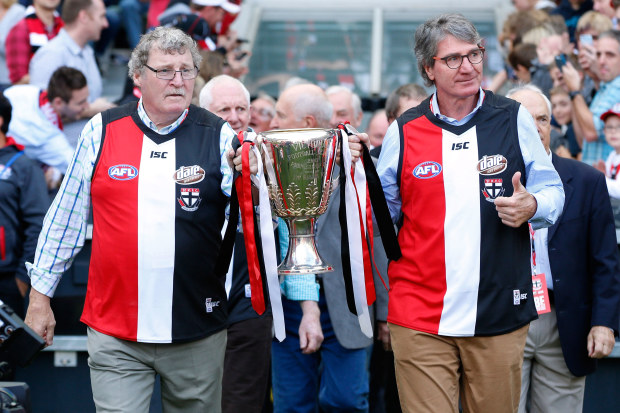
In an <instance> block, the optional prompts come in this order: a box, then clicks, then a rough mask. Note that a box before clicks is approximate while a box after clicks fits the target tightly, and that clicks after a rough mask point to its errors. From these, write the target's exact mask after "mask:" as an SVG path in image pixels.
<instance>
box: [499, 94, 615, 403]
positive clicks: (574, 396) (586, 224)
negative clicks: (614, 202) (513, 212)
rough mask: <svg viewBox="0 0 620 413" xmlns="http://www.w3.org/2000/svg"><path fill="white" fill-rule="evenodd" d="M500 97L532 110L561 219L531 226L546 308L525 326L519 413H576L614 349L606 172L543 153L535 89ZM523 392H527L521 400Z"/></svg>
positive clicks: (540, 97) (545, 123)
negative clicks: (560, 188)
mask: <svg viewBox="0 0 620 413" xmlns="http://www.w3.org/2000/svg"><path fill="white" fill-rule="evenodd" d="M507 96H508V97H509V98H511V99H514V100H516V101H517V102H519V103H521V105H522V106H524V107H525V108H526V109H527V110H528V111H529V112H530V114H531V115H532V117H533V118H534V121H535V122H536V126H537V128H538V133H539V135H540V139H541V141H542V143H543V146H544V147H545V150H546V152H547V154H548V156H549V157H550V158H551V160H552V162H553V166H555V168H556V170H557V171H558V174H559V175H560V178H561V179H562V183H563V184H564V190H565V191H566V194H567V195H566V203H565V204H564V210H563V212H562V216H561V217H560V219H559V220H558V222H556V223H555V224H554V225H553V226H551V227H549V228H542V229H540V230H537V231H532V244H533V253H532V255H533V259H532V267H533V268H532V271H533V273H534V274H541V275H542V274H544V278H545V281H546V282H545V283H546V286H547V288H548V296H549V310H550V311H548V312H546V313H543V314H540V316H539V319H538V320H534V321H532V322H531V323H530V329H529V331H528V333H527V341H526V344H525V352H524V360H523V369H522V375H521V377H522V378H521V402H520V404H519V412H520V413H525V412H526V411H528V410H527V409H526V406H527V405H528V404H527V400H528V398H529V400H530V403H529V406H530V410H529V411H531V412H563V413H571V412H572V413H580V412H581V411H582V409H583V396H584V392H585V386H586V378H585V375H586V374H590V373H592V372H594V370H595V369H596V359H599V358H602V357H605V356H608V355H609V353H611V350H612V349H613V347H614V342H615V339H614V335H615V334H616V331H615V330H617V328H618V309H619V302H620V268H619V267H618V257H617V254H618V251H617V245H616V235H615V225H614V217H613V212H612V209H611V203H610V202H609V195H608V193H607V187H606V184H605V176H604V175H603V174H601V173H600V172H599V171H597V170H595V169H594V168H592V167H590V166H589V165H586V164H584V163H582V162H578V161H575V160H573V159H565V158H561V157H559V156H557V155H555V154H552V153H551V151H550V150H549V142H550V141H551V102H549V99H547V97H546V96H545V95H544V94H543V93H542V92H541V91H540V89H538V88H537V87H535V86H531V85H525V86H523V87H520V88H516V89H513V90H511V91H509V92H508V94H507ZM528 393H529V397H528Z"/></svg>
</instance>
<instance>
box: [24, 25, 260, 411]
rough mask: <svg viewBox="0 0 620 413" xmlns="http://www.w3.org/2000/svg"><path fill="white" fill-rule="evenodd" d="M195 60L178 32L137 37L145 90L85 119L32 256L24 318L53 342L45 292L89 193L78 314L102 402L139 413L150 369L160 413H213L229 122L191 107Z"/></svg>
mask: <svg viewBox="0 0 620 413" xmlns="http://www.w3.org/2000/svg"><path fill="white" fill-rule="evenodd" d="M200 60H201V58H200V54H199V52H198V50H197V48H196V43H195V42H194V41H193V40H192V39H191V38H190V37H189V36H187V35H186V34H184V33H183V32H182V31H180V30H178V29H172V28H162V27H158V28H156V29H155V30H153V31H152V32H149V33H148V34H146V35H144V36H142V38H141V39H140V43H139V44H138V46H136V48H135V49H134V50H133V52H132V55H131V59H130V61H129V76H130V77H131V79H132V80H133V81H134V84H135V85H136V86H137V87H139V88H140V91H141V92H142V98H141V99H140V101H139V102H138V104H136V103H135V102H134V103H129V104H127V105H124V106H120V107H118V108H114V109H111V110H108V111H105V112H102V113H101V114H98V115H96V116H95V117H93V118H92V119H91V120H90V121H89V122H88V123H87V124H86V126H85V127H84V130H83V131H82V134H81V137H80V141H79V143H78V147H77V152H76V154H75V156H74V160H73V161H72V163H71V164H70V166H69V168H68V170H67V175H66V177H65V180H64V181H63V184H62V186H61V188H60V190H59V193H58V196H57V197H56V199H55V200H54V202H53V204H52V206H51V208H50V211H49V212H48V214H47V216H46V220H45V221H44V224H43V230H42V231H41V236H40V238H39V245H38V247H37V252H36V256H35V259H34V262H33V263H32V264H28V265H27V267H28V273H29V275H30V278H31V282H32V291H31V294H30V305H29V307H28V313H27V315H26V322H27V324H28V325H30V327H32V328H33V329H34V330H35V331H36V332H37V333H39V334H40V335H41V336H42V337H43V338H44V339H45V340H46V342H47V344H48V345H51V344H52V340H53V336H54V325H55V320H54V315H53V313H52V310H51V307H50V297H51V296H52V295H53V294H54V291H55V289H56V286H57V285H58V282H59V281H60V277H61V275H62V273H63V272H64V271H65V270H66V269H67V268H68V267H69V265H70V264H71V262H72V259H73V257H74V256H75V255H76V254H77V253H78V251H79V250H80V248H81V247H82V245H83V242H84V234H85V231H86V222H87V218H88V213H89V208H90V204H91V203H92V206H93V208H92V211H93V222H94V228H93V241H92V253H91V259H90V268H89V277H88V289H87V293H86V301H85V304H84V312H83V314H82V318H81V320H82V322H84V323H85V324H86V325H87V326H88V354H89V359H88V364H89V367H90V372H91V376H90V378H91V384H92V390H93V399H94V402H95V405H96V407H97V411H99V412H111V411H114V412H127V413H129V412H131V413H135V412H140V413H146V412H148V411H149V403H150V399H151V394H152V391H153V385H154V382H155V376H156V375H159V376H160V378H161V389H162V403H163V408H164V412H219V411H220V410H221V392H222V386H221V383H222V368H223V363H224V350H225V347H226V322H227V312H226V292H225V289H224V282H223V280H222V279H220V277H218V276H217V274H215V268H216V263H217V262H218V251H219V250H220V245H221V242H222V241H221V232H220V231H221V228H222V225H223V223H224V214H225V208H226V205H227V203H228V197H229V196H230V192H231V185H232V170H231V168H230V167H229V160H230V158H231V156H232V155H233V153H232V150H227V148H228V147H229V146H230V142H231V140H232V138H233V137H234V131H233V130H232V128H231V127H230V125H228V124H227V123H226V122H225V121H224V120H222V119H220V118H218V117H217V116H215V115H213V114H212V113H209V112H207V111H205V110H203V109H201V108H198V107H196V106H191V105H190V101H191V97H192V90H193V87H194V79H195V78H196V75H197V72H198V69H197V67H198V66H199V65H200ZM238 158H240V157H236V158H235V164H237V163H238V162H239V159H238ZM251 162H252V165H251V168H253V169H254V172H255V171H256V159H255V157H253V156H251Z"/></svg>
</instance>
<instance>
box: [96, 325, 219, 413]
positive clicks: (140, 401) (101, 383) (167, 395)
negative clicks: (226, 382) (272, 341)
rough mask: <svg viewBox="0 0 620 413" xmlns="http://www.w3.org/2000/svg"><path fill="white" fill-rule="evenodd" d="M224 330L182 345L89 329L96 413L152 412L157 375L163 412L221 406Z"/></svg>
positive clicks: (171, 412)
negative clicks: (110, 334)
mask: <svg viewBox="0 0 620 413" xmlns="http://www.w3.org/2000/svg"><path fill="white" fill-rule="evenodd" d="M225 350H226V330H223V331H220V332H217V333H215V334H213V335H211V336H209V337H207V338H203V339H201V340H196V341H192V342H189V343H181V344H152V343H136V342H133V341H126V340H120V339H118V338H115V337H111V336H108V335H106V334H102V333H99V332H97V331H95V330H93V329H92V328H88V366H89V367H90V380H91V385H92V389H93V400H94V402H95V406H96V408H97V413H112V412H114V413H148V411H149V405H150V402H151V396H152V394H153V385H154V383H155V374H159V375H160V377H161V396H162V405H163V411H164V412H165V413H176V412H179V413H180V412H209V413H211V412H214V413H218V412H220V411H221V407H222V372H223V365H224V352H225Z"/></svg>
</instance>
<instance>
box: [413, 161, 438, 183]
mask: <svg viewBox="0 0 620 413" xmlns="http://www.w3.org/2000/svg"><path fill="white" fill-rule="evenodd" d="M440 173H441V165H439V164H438V163H437V162H431V161H426V162H422V163H421V164H419V165H418V166H416V167H415V168H413V176H415V177H416V178H418V179H429V178H434V177H436V176H437V175H439V174H440Z"/></svg>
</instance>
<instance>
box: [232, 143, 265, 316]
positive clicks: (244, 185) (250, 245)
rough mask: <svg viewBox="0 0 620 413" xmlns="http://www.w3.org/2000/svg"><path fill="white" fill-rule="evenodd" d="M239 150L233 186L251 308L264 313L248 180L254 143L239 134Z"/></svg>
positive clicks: (258, 312) (249, 181)
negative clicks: (236, 198)
mask: <svg viewBox="0 0 620 413" xmlns="http://www.w3.org/2000/svg"><path fill="white" fill-rule="evenodd" d="M238 137H239V141H240V142H241V143H242V148H241V176H240V177H239V178H238V180H240V181H239V185H235V187H236V189H237V196H238V197H239V208H240V209H241V223H242V226H243V240H244V242H245V251H246V254H247V257H248V272H249V274H250V288H251V291H252V297H251V300H252V307H253V308H254V311H256V313H257V314H263V313H264V312H265V297H264V294H263V280H262V277H261V272H260V265H259V263H258V251H257V249H256V238H255V235H254V204H253V202H252V181H251V179H250V147H251V146H252V145H254V142H251V141H244V140H243V132H239V135H238Z"/></svg>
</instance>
